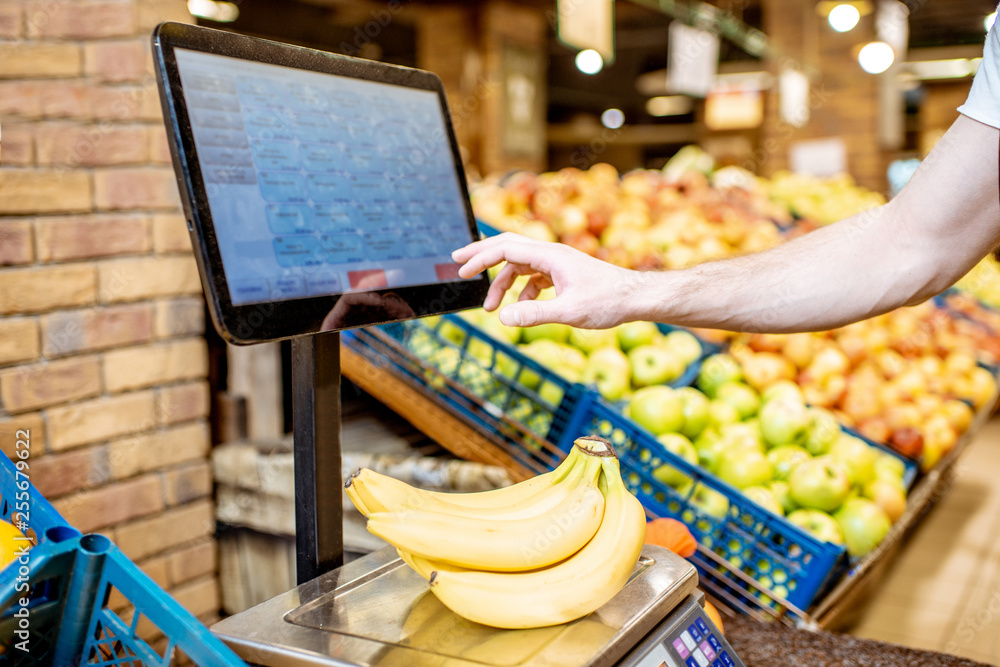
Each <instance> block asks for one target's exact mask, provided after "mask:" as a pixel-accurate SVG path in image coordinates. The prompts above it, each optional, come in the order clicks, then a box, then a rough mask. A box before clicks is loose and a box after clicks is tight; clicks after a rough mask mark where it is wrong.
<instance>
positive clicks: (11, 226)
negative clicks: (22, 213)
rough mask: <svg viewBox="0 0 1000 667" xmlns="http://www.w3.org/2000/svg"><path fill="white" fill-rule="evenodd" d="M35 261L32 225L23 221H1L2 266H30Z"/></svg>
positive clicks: (0, 247)
mask: <svg viewBox="0 0 1000 667" xmlns="http://www.w3.org/2000/svg"><path fill="white" fill-rule="evenodd" d="M34 260H35V248H34V246H33V245H32V243H31V224H29V223H27V222H23V221H9V222H8V221H0V266H10V265H12V264H30V263H31V262H33V261H34Z"/></svg>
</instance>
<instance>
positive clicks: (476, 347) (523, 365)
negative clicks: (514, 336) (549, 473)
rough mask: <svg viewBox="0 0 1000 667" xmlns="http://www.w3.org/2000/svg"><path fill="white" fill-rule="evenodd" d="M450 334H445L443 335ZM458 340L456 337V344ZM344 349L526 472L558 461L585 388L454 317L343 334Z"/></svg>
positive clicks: (447, 316)
mask: <svg viewBox="0 0 1000 667" xmlns="http://www.w3.org/2000/svg"><path fill="white" fill-rule="evenodd" d="M449 336H451V337H449ZM456 339H458V340H456ZM342 340H343V342H344V344H345V345H347V346H348V347H350V348H351V349H352V350H354V351H356V352H358V353H360V354H362V355H363V356H365V357H366V358H367V359H368V360H369V361H370V362H371V363H374V364H376V365H378V366H382V367H388V368H391V369H392V370H393V371H394V372H395V373H396V374H397V375H400V376H402V378H403V379H405V380H406V381H408V382H409V383H410V384H413V385H415V386H417V387H418V388H419V389H420V390H422V391H423V392H425V393H426V394H428V395H429V396H430V397H431V398H433V399H434V400H436V401H439V402H441V403H442V404H444V406H445V407H446V408H448V409H449V410H450V411H451V412H453V413H455V414H457V415H458V416H459V417H461V418H463V419H464V420H466V421H467V422H469V423H471V424H472V425H474V426H475V427H476V428H478V429H479V430H481V431H483V432H484V433H487V434H492V435H493V436H495V437H496V438H498V439H499V441H500V444H501V445H503V446H504V448H505V450H506V451H507V452H508V453H510V454H511V455H512V456H513V457H514V458H515V459H516V460H517V461H518V462H520V463H522V464H524V465H525V466H526V467H528V468H529V469H531V470H536V471H537V470H545V469H551V468H552V467H554V466H555V465H557V464H558V462H559V452H558V451H556V450H555V448H554V447H553V445H554V444H555V443H558V442H559V441H560V440H562V439H563V438H564V437H565V434H566V433H572V432H575V431H576V428H577V427H576V426H575V423H574V422H573V417H574V415H575V414H576V413H577V410H576V406H577V404H578V403H579V400H580V397H581V396H582V395H584V394H585V393H586V389H585V388H584V387H583V386H582V385H579V384H575V383H572V382H570V381H568V380H567V379H565V378H563V377H562V376H560V375H558V374H557V373H554V372H552V371H550V370H548V369H547V368H545V367H544V366H542V365H541V364H539V363H538V362H536V361H534V360H533V359H530V358H529V357H527V356H526V355H524V354H522V353H521V352H520V351H519V350H518V349H517V348H516V347H514V346H513V345H509V344H507V343H505V342H502V341H499V340H497V339H495V338H493V337H492V336H490V335H489V334H487V333H486V332H484V331H482V330H481V329H479V328H478V327H476V326H474V325H472V324H470V323H469V322H466V321H465V320H464V319H462V318H461V317H458V316H455V315H444V316H442V317H441V318H437V319H435V318H431V319H430V323H428V320H412V321H408V322H401V323H395V324H386V325H380V326H377V327H369V328H366V329H359V330H355V331H348V332H345V333H344V335H343V338H342Z"/></svg>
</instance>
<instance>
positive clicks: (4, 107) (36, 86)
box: [0, 81, 42, 120]
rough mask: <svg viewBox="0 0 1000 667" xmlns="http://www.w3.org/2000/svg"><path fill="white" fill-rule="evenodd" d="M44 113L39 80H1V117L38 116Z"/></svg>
mask: <svg viewBox="0 0 1000 667" xmlns="http://www.w3.org/2000/svg"><path fill="white" fill-rule="evenodd" d="M41 113H42V105H41V84H40V83H38V82H37V81H0V118H3V119H5V120H6V119H8V118H10V117H11V116H13V117H15V118H17V117H21V118H38V117H39V116H40V115H41Z"/></svg>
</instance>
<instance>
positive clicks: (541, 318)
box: [451, 232, 638, 329]
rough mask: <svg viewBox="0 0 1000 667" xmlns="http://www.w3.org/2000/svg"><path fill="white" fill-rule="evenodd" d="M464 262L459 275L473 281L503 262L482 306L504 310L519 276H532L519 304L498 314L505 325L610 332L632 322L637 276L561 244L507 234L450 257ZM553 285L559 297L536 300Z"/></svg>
mask: <svg viewBox="0 0 1000 667" xmlns="http://www.w3.org/2000/svg"><path fill="white" fill-rule="evenodd" d="M451 256H452V258H453V259H454V260H455V261H456V262H460V263H462V264H463V266H462V267H461V269H459V275H460V276H462V277H463V278H471V277H473V276H475V275H477V274H479V273H482V272H483V271H485V270H486V269H488V268H490V267H492V266H496V265H497V264H500V263H501V262H507V264H506V265H505V266H504V267H503V268H502V269H501V270H500V273H499V274H497V277H496V278H495V279H494V280H493V284H492V285H491V286H490V291H489V293H488V294H487V295H486V301H485V303H484V304H483V307H484V308H485V309H486V310H488V311H493V310H496V309H497V308H498V307H499V306H500V302H501V300H502V299H503V296H504V294H505V293H506V292H507V290H508V289H510V288H511V287H512V286H513V285H514V281H515V280H516V279H517V277H518V276H531V277H530V279H529V280H528V284H527V286H526V287H525V288H524V290H523V291H522V292H521V295H520V297H519V298H518V302H517V303H512V304H510V305H508V306H506V307H505V308H503V309H502V310H501V311H500V320H501V321H502V322H503V323H504V324H506V325H507V326H516V327H531V326H535V325H538V324H546V323H548V322H559V323H562V324H569V325H571V326H574V327H580V328H583V329H607V328H610V327H613V326H616V325H618V324H621V323H622V322H625V321H628V318H629V313H630V305H631V303H632V301H633V296H634V295H635V293H636V287H637V283H638V280H637V278H638V274H637V273H636V272H635V271H629V270H626V269H622V268H619V267H617V266H614V265H612V264H608V263H607V262H602V261H601V260H599V259H594V258H593V257H591V256H589V255H586V254H584V253H582V252H580V251H579V250H576V249H574V248H571V247H569V246H567V245H562V244H560V243H546V242H544V241H537V240H535V239H530V238H527V237H525V236H520V235H518V234H511V233H509V232H508V233H504V234H500V235H499V236H494V237H492V238H488V239H485V240H483V241H479V242H477V243H472V244H470V245H467V246H466V247H464V248H460V249H458V250H456V251H455V252H453V253H452V255H451ZM548 287H555V290H556V298H554V299H551V300H548V301H536V300H535V299H536V297H537V296H538V294H539V292H541V291H542V290H543V289H546V288H548Z"/></svg>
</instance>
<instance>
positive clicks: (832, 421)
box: [805, 408, 841, 456]
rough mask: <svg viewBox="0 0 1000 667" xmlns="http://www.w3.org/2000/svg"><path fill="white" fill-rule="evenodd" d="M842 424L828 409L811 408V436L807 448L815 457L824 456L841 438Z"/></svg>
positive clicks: (807, 437)
mask: <svg viewBox="0 0 1000 667" xmlns="http://www.w3.org/2000/svg"><path fill="white" fill-rule="evenodd" d="M840 433H841V431H840V424H838V423H837V418H836V417H835V416H834V414H833V413H832V412H830V411H829V410H827V409H826V408H809V434H808V435H807V436H806V442H805V448H806V451H808V452H809V453H810V454H812V455H813V456H822V455H823V454H826V453H827V452H829V451H830V447H832V446H833V443H835V442H836V441H837V438H839V437H840Z"/></svg>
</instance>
